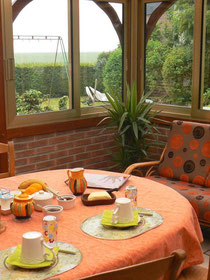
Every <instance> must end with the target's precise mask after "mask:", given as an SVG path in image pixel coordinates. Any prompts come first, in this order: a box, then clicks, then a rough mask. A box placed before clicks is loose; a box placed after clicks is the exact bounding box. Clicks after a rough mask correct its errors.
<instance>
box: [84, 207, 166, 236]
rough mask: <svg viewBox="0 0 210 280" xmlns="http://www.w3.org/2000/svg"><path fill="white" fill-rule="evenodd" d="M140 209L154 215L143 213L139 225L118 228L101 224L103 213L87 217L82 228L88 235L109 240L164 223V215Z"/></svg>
mask: <svg viewBox="0 0 210 280" xmlns="http://www.w3.org/2000/svg"><path fill="white" fill-rule="evenodd" d="M138 211H140V212H146V213H152V216H146V215H143V217H141V220H140V223H139V225H138V226H134V227H127V228H117V227H104V226H103V225H101V219H102V216H103V213H102V214H100V215H97V216H93V217H90V218H88V219H86V220H85V221H84V222H83V223H82V224H81V229H82V231H83V232H85V233H87V234H88V235H91V236H94V237H96V238H101V239H109V240H122V239H129V238H132V237H135V236H138V235H140V234H142V233H144V232H146V231H149V230H151V229H154V228H156V227H157V226H159V225H161V224H162V223H163V217H162V216H161V215H160V214H159V213H157V212H155V211H153V210H151V209H146V208H142V207H138Z"/></svg>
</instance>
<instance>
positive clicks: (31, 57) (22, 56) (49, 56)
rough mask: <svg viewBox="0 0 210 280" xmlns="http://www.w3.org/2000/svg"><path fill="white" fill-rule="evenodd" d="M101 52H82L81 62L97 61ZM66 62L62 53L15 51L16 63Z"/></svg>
mask: <svg viewBox="0 0 210 280" xmlns="http://www.w3.org/2000/svg"><path fill="white" fill-rule="evenodd" d="M98 55H99V52H82V53H80V62H81V63H96V61H97V57H98ZM55 59H56V61H57V62H58V63H64V59H63V55H62V53H58V54H57V58H56V55H55V53H15V63H16V64H22V63H54V61H55Z"/></svg>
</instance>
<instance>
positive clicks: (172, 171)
mask: <svg viewBox="0 0 210 280" xmlns="http://www.w3.org/2000/svg"><path fill="white" fill-rule="evenodd" d="M158 171H159V174H160V175H161V176H163V177H167V178H170V179H178V180H180V181H185V182H189V183H193V184H197V185H201V186H206V187H208V184H209V183H208V176H209V173H210V124H202V123H194V122H187V121H173V122H172V126H171V131H170V133H169V137H168V143H167V148H166V150H165V153H164V156H163V158H162V160H161V162H160V164H159V167H158Z"/></svg>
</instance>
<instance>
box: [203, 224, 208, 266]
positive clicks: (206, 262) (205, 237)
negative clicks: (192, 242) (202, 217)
mask: <svg viewBox="0 0 210 280" xmlns="http://www.w3.org/2000/svg"><path fill="white" fill-rule="evenodd" d="M201 229H202V232H203V237H204V242H203V243H201V247H202V249H203V254H204V263H203V264H202V266H204V267H206V268H208V265H209V257H210V228H207V227H201Z"/></svg>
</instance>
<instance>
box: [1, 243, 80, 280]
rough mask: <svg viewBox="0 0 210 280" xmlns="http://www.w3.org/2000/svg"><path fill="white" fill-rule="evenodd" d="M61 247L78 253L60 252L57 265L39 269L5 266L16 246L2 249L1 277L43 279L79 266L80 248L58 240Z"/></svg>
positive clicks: (18, 279)
mask: <svg viewBox="0 0 210 280" xmlns="http://www.w3.org/2000/svg"><path fill="white" fill-rule="evenodd" d="M57 245H58V247H59V248H60V249H66V250H71V251H74V252H75V253H76V254H75V255H72V254H66V253H61V252H59V253H58V263H57V264H56V265H55V266H52V267H47V268H42V269H38V270H31V269H23V268H19V267H16V266H9V265H8V268H7V267H6V266H5V264H4V262H5V259H6V258H7V257H8V256H10V255H11V254H12V253H13V252H14V251H15V249H16V247H12V248H8V249H5V250H1V251H0V279H2V280H43V279H48V278H49V277H52V276H55V275H58V274H60V273H63V272H65V271H68V270H70V269H72V268H74V267H75V266H77V265H78V264H79V263H80V262H81V260H82V253H81V252H80V250H79V249H77V248H76V247H74V246H73V245H71V244H68V243H65V242H57Z"/></svg>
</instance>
